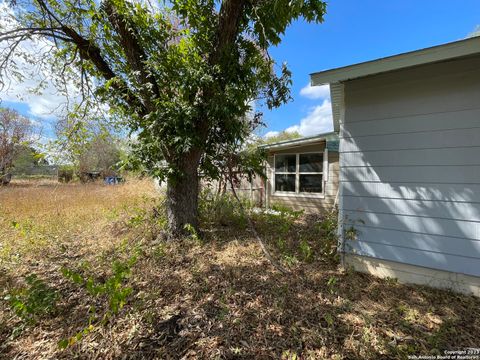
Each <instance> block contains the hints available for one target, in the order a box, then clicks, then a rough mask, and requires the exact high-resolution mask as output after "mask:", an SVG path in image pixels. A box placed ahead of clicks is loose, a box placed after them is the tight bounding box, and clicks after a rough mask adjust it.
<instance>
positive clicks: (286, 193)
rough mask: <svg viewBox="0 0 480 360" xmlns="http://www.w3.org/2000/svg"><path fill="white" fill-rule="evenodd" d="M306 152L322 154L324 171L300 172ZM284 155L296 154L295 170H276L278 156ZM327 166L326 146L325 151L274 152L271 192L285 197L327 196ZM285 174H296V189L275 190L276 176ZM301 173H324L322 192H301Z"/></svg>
mask: <svg viewBox="0 0 480 360" xmlns="http://www.w3.org/2000/svg"><path fill="white" fill-rule="evenodd" d="M305 154H321V155H322V158H323V161H322V171H321V172H315V171H314V172H310V171H309V172H300V155H305ZM284 155H295V172H294V173H293V172H285V171H279V172H277V170H276V161H277V156H284ZM325 167H327V169H328V150H327V149H326V148H325V149H324V150H323V151H300V152H289V153H278V154H273V177H272V183H271V194H272V195H273V196H285V197H302V198H322V199H323V198H325V185H326V183H327V179H326V176H325V175H326V171H325ZM277 174H279V175H285V174H290V175H292V174H294V175H295V191H275V177H276V176H277ZM300 174H302V175H322V192H320V193H312V192H300Z"/></svg>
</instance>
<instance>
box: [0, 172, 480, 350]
mask: <svg viewBox="0 0 480 360" xmlns="http://www.w3.org/2000/svg"><path fill="white" fill-rule="evenodd" d="M13 185H14V186H12V187H8V188H0V204H1V207H0V211H1V214H0V246H1V247H0V251H1V258H0V259H1V260H0V261H1V262H0V289H2V290H1V291H2V293H0V299H1V300H0V357H2V356H3V357H5V358H15V357H17V358H65V359H67V358H68V359H69V358H122V357H125V358H133V359H135V358H137V359H144V358H160V359H164V358H182V357H185V358H204V359H211V358H283V359H309V358H311V359H342V358H349V359H360V358H362V359H363V358H365V359H379V358H406V357H407V356H408V355H409V354H416V355H419V354H423V355H430V354H442V353H443V350H445V349H458V348H464V347H475V346H478V343H477V341H478V338H479V337H480V332H479V329H480V320H479V319H480V300H479V299H478V298H474V297H471V296H463V295H458V294H453V293H449V292H447V291H441V290H434V289H430V288H427V287H419V286H405V285H400V284H398V283H397V282H395V281H392V280H379V279H376V278H373V277H370V276H367V275H363V274H358V273H355V272H352V271H342V270H340V269H338V266H337V257H336V253H335V249H336V214H335V213H331V214H323V215H321V216H320V215H318V216H307V215H305V214H302V213H299V212H294V211H291V210H289V209H286V208H277V209H275V211H268V212H264V211H260V210H257V209H253V208H252V207H251V206H250V205H249V204H248V203H247V202H245V203H244V207H245V208H246V209H247V213H248V216H250V217H251V218H252V219H253V222H254V225H255V228H256V229H257V231H258V232H259V233H260V235H261V236H262V238H263V239H264V240H265V242H266V244H267V246H268V248H269V250H270V251H271V253H272V255H273V256H274V257H275V258H276V259H277V260H278V261H280V262H282V263H283V265H284V266H286V267H288V268H289V269H290V271H291V273H290V274H288V275H283V274H280V273H279V272H277V271H276V270H275V269H274V268H273V267H272V266H271V265H270V264H269V263H268V261H267V260H266V259H265V257H264V256H263V254H262V252H261V250H260V248H259V246H258V244H257V242H256V240H255V239H254V237H253V235H252V232H251V230H250V228H249V226H248V222H247V221H246V220H247V219H246V214H245V213H243V212H242V211H241V210H240V208H239V207H238V205H237V204H235V202H234V200H233V199H232V198H231V197H230V196H228V195H226V196H222V197H213V196H212V195H208V194H204V195H202V199H201V213H202V228H201V230H202V231H201V232H200V233H196V232H193V230H192V236H191V237H189V238H186V239H183V240H180V241H176V242H165V241H164V240H162V239H163V238H162V237H161V236H158V235H159V234H160V233H161V230H162V229H163V228H164V226H165V216H164V213H163V211H162V206H161V199H160V197H161V196H160V195H159V194H158V193H156V192H155V191H154V190H153V186H152V185H151V183H150V182H148V181H136V180H131V181H128V182H127V183H126V184H124V185H121V186H103V185H99V184H89V185H78V184H67V185H57V184H52V183H50V184H48V183H42V185H39V183H38V182H37V183H34V185H33V186H32V185H31V184H29V183H23V184H18V183H17V184H13Z"/></svg>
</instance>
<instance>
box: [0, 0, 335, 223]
mask: <svg viewBox="0 0 480 360" xmlns="http://www.w3.org/2000/svg"><path fill="white" fill-rule="evenodd" d="M325 11H326V4H325V3H324V2H323V1H318V0H223V1H215V0H197V1H193V0H173V1H162V2H156V3H153V2H149V1H126V0H103V1H101V2H96V1H93V0H64V1H61V2H57V1H54V0H18V1H17V2H16V6H15V15H14V17H15V21H14V23H15V24H17V25H16V26H14V27H13V28H9V29H1V34H0V41H1V42H6V43H8V45H9V46H8V47H7V49H8V51H6V52H4V53H3V59H1V63H0V64H1V65H0V66H1V67H2V68H3V70H5V69H8V67H9V66H10V67H12V66H14V64H12V59H13V57H12V54H14V53H15V51H16V49H17V45H18V44H19V43H21V42H22V41H24V40H25V39H32V38H42V39H44V40H45V41H47V42H48V43H49V44H51V45H52V52H51V54H52V57H51V58H50V59H49V61H50V62H51V64H52V68H53V69H55V70H54V71H55V74H58V76H61V77H67V78H69V79H75V83H76V84H77V86H79V87H80V88H81V93H82V94H83V100H82V102H81V105H84V106H87V107H88V106H91V104H92V102H95V101H99V102H100V103H106V104H108V106H109V111H110V116H111V117H115V118H117V119H119V120H121V121H123V123H124V124H125V125H127V126H128V128H129V130H130V131H131V132H132V133H133V134H134V135H135V137H136V139H137V141H136V151H135V154H136V156H137V160H138V161H139V162H140V163H142V164H143V165H144V167H146V168H148V169H150V171H151V173H152V174H153V175H155V176H157V177H159V178H166V179H167V181H168V184H169V188H170V189H171V191H170V192H169V193H168V198H169V199H167V205H168V204H170V205H172V206H173V204H180V203H182V204H183V205H182V206H183V207H184V208H185V206H187V207H188V208H192V209H193V208H196V200H193V199H194V198H195V199H196V197H197V195H198V194H197V193H195V192H194V193H191V191H185V190H186V188H195V187H197V182H198V180H197V178H198V169H199V168H200V169H201V171H202V172H203V173H204V174H207V175H211V176H216V175H217V174H218V169H217V168H216V165H215V164H217V163H219V161H218V160H219V157H222V156H223V155H222V154H224V152H222V151H219V146H225V145H227V146H228V145H229V144H233V145H235V144H238V143H239V142H242V141H245V138H246V137H245V128H252V127H254V126H255V123H256V122H258V121H259V119H260V114H256V115H253V116H245V115H246V114H247V113H249V112H251V111H252V107H251V104H252V102H253V101H257V102H261V103H263V104H264V105H265V106H267V107H269V108H272V107H278V106H280V105H281V104H283V103H285V102H287V101H288V100H289V99H290V94H289V86H290V83H291V80H290V72H289V70H288V68H287V66H286V64H283V65H281V66H280V67H279V68H276V64H275V62H274V61H273V59H272V58H271V57H270V56H269V54H268V49H269V47H270V46H272V45H278V44H279V43H280V41H281V36H282V35H283V34H284V33H285V30H286V28H287V27H288V25H289V24H291V22H292V21H293V20H295V19H297V18H300V17H303V18H305V19H306V20H307V21H314V22H321V21H323V15H324V13H325ZM0 70H1V69H0ZM78 113H81V107H79V109H78ZM220 160H222V159H220ZM164 161H166V164H167V166H160V164H163V162H164ZM220 163H221V161H220ZM187 203H191V205H187ZM172 206H171V207H172ZM176 211H178V210H173V212H172V214H173V217H172V219H173V218H174V217H175V213H176ZM182 213H183V214H188V215H186V217H185V216H184V218H182V219H178V216H177V221H175V224H173V223H170V225H171V227H175V228H177V229H178V228H179V227H183V226H184V225H185V223H188V222H193V223H195V222H196V220H195V219H196V215H197V214H196V210H192V211H189V210H188V209H187V210H185V209H183V210H182ZM177 215H178V214H177ZM179 216H180V215H179ZM182 216H183V215H182ZM194 226H195V224H194Z"/></svg>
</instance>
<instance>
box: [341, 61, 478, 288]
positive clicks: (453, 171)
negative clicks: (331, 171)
mask: <svg viewBox="0 0 480 360" xmlns="http://www.w3.org/2000/svg"><path fill="white" fill-rule="evenodd" d="M344 88H345V113H344V118H343V119H342V122H341V124H340V138H341V140H340V158H341V162H340V187H341V190H340V192H341V194H342V199H341V208H342V209H341V216H342V220H343V228H344V231H345V229H349V230H352V227H353V231H349V232H348V233H349V236H344V240H345V251H346V252H347V253H349V254H352V255H354V256H353V257H352V256H350V258H351V259H356V260H358V259H363V261H364V262H365V261H367V262H368V261H370V262H374V263H375V262H376V263H378V262H381V263H387V264H388V263H389V264H394V265H392V268H397V269H398V268H399V265H398V264H409V265H413V266H412V267H411V268H409V271H408V272H409V273H415V272H416V273H417V274H420V273H425V269H436V270H441V271H446V272H453V273H458V274H465V275H467V276H468V275H470V276H477V277H478V276H480V57H478V56H477V57H470V58H464V59H457V60H455V61H448V62H443V63H436V64H429V65H424V66H419V67H415V68H411V69H406V70H400V71H396V72H390V73H385V74H381V75H376V76H371V77H368V78H363V79H357V80H352V81H348V82H346V83H345V84H344ZM344 234H345V232H344ZM347 237H348V238H353V239H351V240H349V239H346V238H347ZM348 258H349V257H348V256H347V259H348ZM356 260H355V261H352V263H353V264H354V265H355V264H356V265H357V266H356V267H357V268H359V269H360V270H361V269H362V266H360V265H358V262H356ZM395 264H396V265H395ZM363 269H364V270H365V269H368V267H365V266H363ZM414 269H417V270H414ZM408 272H407V273H408ZM438 273H440V271H439V272H438ZM469 279H470V278H469ZM414 282H415V281H414ZM477 284H478V283H477Z"/></svg>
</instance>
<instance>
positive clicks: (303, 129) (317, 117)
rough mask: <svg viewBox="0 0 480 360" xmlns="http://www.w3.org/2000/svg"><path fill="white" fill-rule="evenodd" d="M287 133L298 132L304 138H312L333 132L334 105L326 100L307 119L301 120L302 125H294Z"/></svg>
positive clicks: (314, 108) (312, 110)
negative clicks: (311, 136) (312, 136)
mask: <svg viewBox="0 0 480 360" xmlns="http://www.w3.org/2000/svg"><path fill="white" fill-rule="evenodd" d="M285 131H288V132H294V131H297V132H298V133H300V134H301V135H302V136H310V135H316V134H321V133H326V132H330V131H333V117H332V104H331V102H330V100H329V99H325V100H324V101H323V103H322V104H321V105H318V106H315V107H313V108H312V109H311V111H310V112H309V113H308V115H307V116H306V117H304V118H303V119H301V120H300V124H298V125H293V126H290V127H289V128H287V129H286V130H285Z"/></svg>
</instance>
